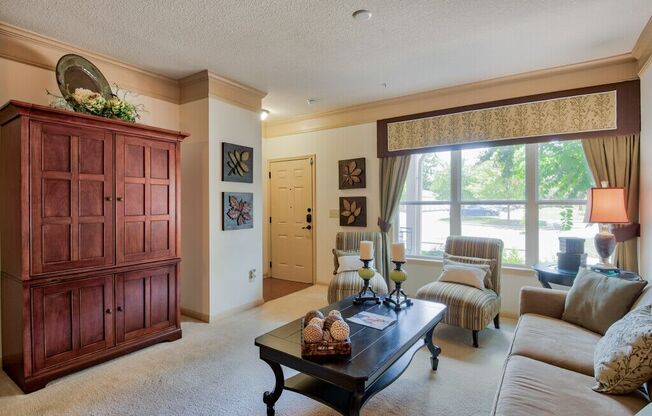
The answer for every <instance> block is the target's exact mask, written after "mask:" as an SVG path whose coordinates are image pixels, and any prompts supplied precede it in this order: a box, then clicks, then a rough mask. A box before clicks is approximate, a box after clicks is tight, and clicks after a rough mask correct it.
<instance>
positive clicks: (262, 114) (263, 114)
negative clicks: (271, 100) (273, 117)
mask: <svg viewBox="0 0 652 416" xmlns="http://www.w3.org/2000/svg"><path fill="white" fill-rule="evenodd" d="M267 116H269V110H265V109H264V108H263V109H262V110H260V120H261V121H265V120H267Z"/></svg>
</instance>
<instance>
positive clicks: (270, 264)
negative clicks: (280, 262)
mask: <svg viewBox="0 0 652 416" xmlns="http://www.w3.org/2000/svg"><path fill="white" fill-rule="evenodd" d="M269 268H270V269H271V268H272V262H271V261H270V262H269Z"/></svg>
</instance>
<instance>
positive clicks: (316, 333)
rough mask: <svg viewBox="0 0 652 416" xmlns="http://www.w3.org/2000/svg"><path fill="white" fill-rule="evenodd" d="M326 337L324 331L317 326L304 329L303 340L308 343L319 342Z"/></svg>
mask: <svg viewBox="0 0 652 416" xmlns="http://www.w3.org/2000/svg"><path fill="white" fill-rule="evenodd" d="M323 337H324V331H322V329H321V328H320V327H318V326H317V325H310V324H309V325H308V326H306V327H305V328H303V340H304V341H306V342H308V343H313V342H319V341H321V340H322V338H323Z"/></svg>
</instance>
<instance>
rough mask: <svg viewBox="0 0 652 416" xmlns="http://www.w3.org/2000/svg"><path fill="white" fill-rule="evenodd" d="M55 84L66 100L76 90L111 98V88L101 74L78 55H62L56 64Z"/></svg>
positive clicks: (90, 63)
mask: <svg viewBox="0 0 652 416" xmlns="http://www.w3.org/2000/svg"><path fill="white" fill-rule="evenodd" d="M56 76H57V84H59V90H61V94H62V95H63V97H64V98H65V99H66V100H68V99H69V97H70V96H72V94H73V93H74V92H75V90H76V89H77V88H85V89H87V90H91V91H93V92H97V93H100V94H101V95H102V96H103V97H104V98H105V99H107V100H108V99H110V98H111V96H112V91H111V86H110V85H109V82H108V81H107V80H106V78H105V77H104V75H103V74H102V72H101V71H100V70H99V69H98V68H97V67H96V66H95V65H93V63H92V62H90V61H89V60H87V59H86V58H83V57H81V56H79V55H75V54H68V55H64V56H62V57H61V59H59V62H57V68H56Z"/></svg>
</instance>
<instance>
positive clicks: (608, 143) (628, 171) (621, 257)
mask: <svg viewBox="0 0 652 416" xmlns="http://www.w3.org/2000/svg"><path fill="white" fill-rule="evenodd" d="M582 147H583V148H584V154H585V155H586V160H587V162H588V164H589V168H590V169H591V173H592V174H593V179H594V180H595V183H596V184H597V186H600V183H601V182H602V181H607V182H609V186H610V187H623V188H625V191H626V198H627V200H626V203H627V217H628V218H629V221H630V223H638V199H639V171H640V166H639V163H640V162H639V161H640V135H638V134H632V135H627V136H615V137H599V138H592V139H584V140H582ZM615 227H616V228H618V227H623V226H622V225H615ZM614 233H615V232H614ZM615 258H616V261H615V263H616V266H617V267H620V268H622V269H625V270H629V271H632V272H635V273H638V241H637V239H636V237H635V236H633V238H630V239H629V240H627V241H623V242H619V243H617V244H616V255H615Z"/></svg>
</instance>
